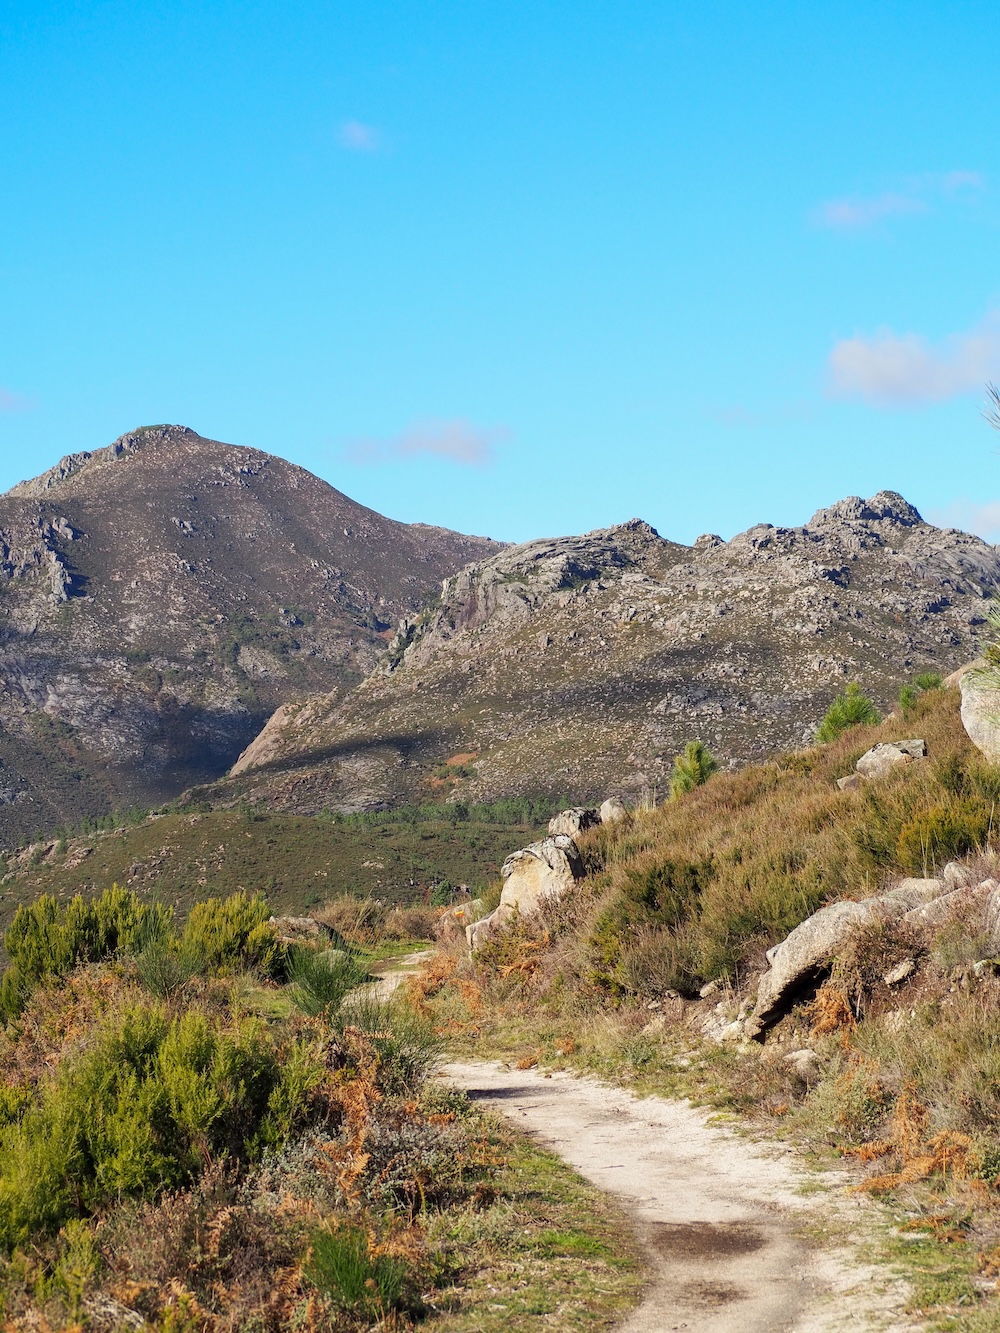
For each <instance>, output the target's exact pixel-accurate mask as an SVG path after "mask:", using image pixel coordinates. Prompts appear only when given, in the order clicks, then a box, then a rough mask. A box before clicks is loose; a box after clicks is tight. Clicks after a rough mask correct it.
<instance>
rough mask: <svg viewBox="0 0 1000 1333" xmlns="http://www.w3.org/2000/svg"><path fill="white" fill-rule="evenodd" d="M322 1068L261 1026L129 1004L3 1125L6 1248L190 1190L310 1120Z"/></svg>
mask: <svg viewBox="0 0 1000 1333" xmlns="http://www.w3.org/2000/svg"><path fill="white" fill-rule="evenodd" d="M320 1074H321V1071H320V1069H319V1067H318V1066H317V1065H315V1064H314V1063H313V1062H312V1060H311V1059H310V1058H309V1056H308V1053H307V1052H306V1051H304V1050H302V1049H297V1048H292V1049H291V1050H287V1051H286V1050H282V1049H281V1048H280V1047H279V1046H277V1045H276V1044H275V1043H274V1041H273V1040H272V1039H271V1038H270V1037H269V1034H268V1031H267V1028H266V1026H265V1025H264V1024H263V1023H260V1022H253V1023H250V1022H246V1023H243V1024H242V1025H239V1026H237V1027H234V1028H232V1029H230V1030H223V1029H221V1028H220V1027H219V1026H213V1022H212V1020H210V1018H209V1017H208V1015H206V1014H205V1013H202V1012H201V1011H199V1010H195V1009H191V1010H188V1011H187V1012H185V1013H183V1014H181V1015H180V1016H179V1017H176V1018H174V1019H172V1020H171V1019H170V1018H169V1017H168V1015H167V1012H166V1010H165V1009H164V1008H163V1007H162V1006H160V1005H155V1004H146V1005H136V1006H133V1007H132V1008H129V1009H127V1010H125V1011H124V1012H122V1013H121V1014H119V1015H117V1016H116V1017H115V1018H114V1019H113V1020H112V1021H111V1022H110V1023H109V1024H108V1025H107V1026H106V1027H105V1028H104V1029H103V1030H102V1031H101V1032H99V1033H98V1035H97V1038H96V1040H95V1042H94V1044H93V1046H92V1048H91V1049H90V1050H88V1051H86V1052H85V1053H84V1054H82V1055H80V1056H78V1057H76V1058H75V1059H70V1060H67V1061H65V1062H64V1063H63V1065H61V1066H60V1068H59V1070H58V1071H57V1073H56V1074H55V1075H54V1077H52V1078H51V1079H50V1080H48V1081H47V1082H45V1083H44V1084H42V1085H41V1087H40V1088H39V1090H38V1092H37V1094H36V1096H35V1098H34V1100H33V1101H32V1102H31V1104H30V1105H28V1106H27V1108H26V1109H25V1110H24V1111H23V1114H22V1115H21V1118H20V1119H19V1120H16V1121H12V1122H11V1123H8V1124H7V1125H6V1126H5V1127H3V1128H2V1129H0V1246H3V1247H4V1248H6V1249H8V1250H9V1249H11V1248H12V1247H13V1246H15V1245H18V1244H22V1243H25V1242H27V1241H28V1240H30V1239H31V1238H33V1237H35V1236H37V1235H38V1234H39V1233H42V1234H53V1233H54V1232H56V1231H57V1230H58V1229H59V1227H60V1226H61V1225H62V1224H63V1223H64V1222H65V1221H66V1220H67V1219H68V1218H71V1217H74V1216H81V1215H86V1214H88V1213H90V1212H91V1211H93V1210H94V1209H95V1208H98V1207H100V1206H101V1205H102V1204H105V1203H107V1202H109V1201H111V1200H113V1199H116V1198H119V1197H122V1196H133V1197H140V1198H148V1197H151V1196H153V1195H155V1194H157V1193H158V1192H160V1191H161V1190H163V1189H165V1188H176V1187H178V1186H181V1185H184V1184H186V1183H187V1182H189V1181H190V1180H191V1179H193V1178H194V1177H195V1176H196V1175H197V1174H198V1173H199V1172H200V1170H201V1169H202V1168H203V1167H204V1166H205V1164H206V1163H208V1162H210V1161H213V1160H216V1159H218V1158H221V1157H226V1158H229V1159H230V1160H235V1161H238V1160H240V1159H245V1158H253V1157H256V1156H258V1155H259V1154H260V1152H261V1151H262V1150H263V1149H264V1148H266V1147H270V1146H275V1145H277V1144H280V1143H281V1142H282V1141H283V1139H284V1137H285V1136H286V1135H287V1134H288V1132H289V1130H290V1128H291V1126H292V1125H293V1123H294V1122H295V1121H296V1119H298V1118H300V1117H301V1116H302V1114H303V1112H304V1109H305V1104H306V1098H307V1095H308V1092H309V1089H310V1088H311V1087H312V1086H314V1084H315V1082H316V1081H317V1079H318V1078H319V1077H320Z"/></svg>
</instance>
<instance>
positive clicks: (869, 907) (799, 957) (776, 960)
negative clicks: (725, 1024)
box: [745, 879, 941, 1037]
mask: <svg viewBox="0 0 1000 1333" xmlns="http://www.w3.org/2000/svg"><path fill="white" fill-rule="evenodd" d="M940 892H941V881H940V880H939V879H930V880H924V879H904V880H902V881H901V882H900V883H899V884H897V885H896V886H895V887H894V888H893V889H891V890H890V891H889V892H888V893H882V894H879V895H878V896H877V897H874V898H865V899H863V900H862V901H861V902H842V903H831V904H830V905H829V906H828V907H821V908H820V910H819V911H818V912H814V913H813V915H812V916H811V917H808V918H807V919H806V920H805V921H803V922H802V924H801V925H799V926H796V927H795V929H794V930H793V931H792V933H791V934H790V935H789V936H788V937H787V938H786V939H785V940H783V941H782V942H781V944H776V945H775V946H774V947H773V948H772V949H768V951H767V961H768V963H769V964H770V967H769V969H768V971H767V972H765V973H764V975H763V976H762V977H761V979H760V982H759V984H758V987H757V1003H756V1005H755V1006H754V1010H753V1013H752V1014H751V1015H750V1017H749V1018H748V1019H747V1022H746V1029H745V1031H746V1035H747V1036H748V1037H757V1036H759V1035H760V1033H761V1032H762V1031H763V1030H764V1028H765V1027H767V1026H768V1024H769V1023H771V1022H773V1020H774V1019H775V1018H776V1017H777V1015H778V1013H779V1012H780V1010H781V1008H782V1005H783V1004H784V1002H785V1000H786V999H787V998H788V997H789V996H790V995H792V994H794V993H795V991H796V990H798V989H799V988H800V987H801V986H804V985H806V984H808V982H810V981H812V980H814V979H815V978H816V977H817V976H818V975H819V974H820V972H822V970H823V968H824V967H826V966H827V964H828V963H829V962H830V959H831V958H832V956H833V954H834V953H835V952H836V950H837V949H838V948H839V947H840V946H841V945H842V944H843V943H844V942H845V941H846V940H847V938H848V937H849V936H850V934H851V932H852V931H854V930H856V929H857V927H858V926H861V925H864V924H865V923H866V922H868V921H872V920H876V919H878V918H881V919H883V920H886V921H896V920H898V919H899V918H900V917H901V916H903V915H904V913H906V912H908V911H910V910H911V909H912V908H915V907H917V906H919V905H920V904H921V903H926V902H928V901H930V900H931V899H932V898H933V897H936V896H937V895H938V894H940Z"/></svg>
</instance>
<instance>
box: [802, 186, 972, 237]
mask: <svg viewBox="0 0 1000 1333" xmlns="http://www.w3.org/2000/svg"><path fill="white" fill-rule="evenodd" d="M985 186H986V182H985V180H984V178H983V176H982V175H981V173H980V172H978V171H946V172H943V173H932V172H927V173H925V174H924V175H923V176H915V177H911V178H910V179H909V180H907V181H905V182H904V183H903V184H902V186H901V187H900V188H899V189H896V190H886V191H884V192H883V193H881V194H877V195H871V196H864V195H848V196H845V197H844V198H841V199H827V200H826V201H825V202H824V203H822V204H820V205H819V207H818V208H817V209H816V210H815V212H814V214H813V221H814V222H816V223H817V224H818V225H819V226H821V227H832V228H833V229H834V230H837V231H862V230H864V229H865V228H867V227H871V226H874V225H875V223H877V222H881V221H883V220H884V219H886V218H891V217H906V216H908V215H913V214H915V213H929V212H930V211H931V210H932V208H933V206H934V204H935V203H937V202H940V201H941V200H942V199H948V200H952V199H955V198H966V199H968V198H970V197H971V196H972V195H973V194H976V193H978V192H979V191H980V190H983V189H985Z"/></svg>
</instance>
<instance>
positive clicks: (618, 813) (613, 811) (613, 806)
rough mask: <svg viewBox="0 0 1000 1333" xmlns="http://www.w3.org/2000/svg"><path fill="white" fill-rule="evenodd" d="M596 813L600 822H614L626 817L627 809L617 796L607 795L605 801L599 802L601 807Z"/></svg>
mask: <svg viewBox="0 0 1000 1333" xmlns="http://www.w3.org/2000/svg"><path fill="white" fill-rule="evenodd" d="M597 813H598V815H599V816H600V820H601V823H602V824H615V823H617V822H618V820H619V819H624V818H625V817H626V815H627V814H628V810H627V809H626V808H625V806H624V805H623V804H622V803H621V801H619V799H618V797H617V796H609V797H608V799H607V800H606V801H602V802H601V808H600V809H599V810H598V812H597Z"/></svg>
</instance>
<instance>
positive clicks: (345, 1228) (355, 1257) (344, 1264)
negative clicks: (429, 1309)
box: [305, 1222, 406, 1318]
mask: <svg viewBox="0 0 1000 1333" xmlns="http://www.w3.org/2000/svg"><path fill="white" fill-rule="evenodd" d="M305 1271H306V1276H307V1277H308V1279H309V1280H310V1282H312V1284H313V1285H314V1286H315V1287H316V1288H317V1290H319V1291H320V1292H322V1293H323V1295H324V1296H326V1297H327V1298H328V1299H329V1300H330V1301H332V1302H333V1304H334V1305H337V1306H339V1307H340V1308H341V1309H343V1310H351V1311H353V1312H355V1313H357V1314H363V1315H366V1316H367V1317H368V1318H377V1317H379V1316H381V1315H385V1314H387V1313H388V1312H389V1311H390V1310H395V1309H398V1308H399V1306H400V1303H401V1301H402V1296H403V1288H404V1285H405V1281H406V1265H405V1263H404V1262H403V1261H402V1260H401V1259H394V1258H390V1257H389V1256H388V1255H385V1254H376V1255H373V1254H372V1253H371V1249H370V1246H369V1242H368V1233H367V1232H366V1231H365V1230H364V1229H363V1228H362V1227H358V1226H354V1225H352V1224H351V1223H349V1222H347V1223H344V1224H343V1225H342V1226H339V1227H337V1228H336V1229H332V1228H324V1229H323V1230H321V1231H317V1232H316V1234H315V1235H314V1236H313V1243H312V1254H311V1256H310V1259H309V1263H308V1264H307V1265H306V1270H305Z"/></svg>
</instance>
